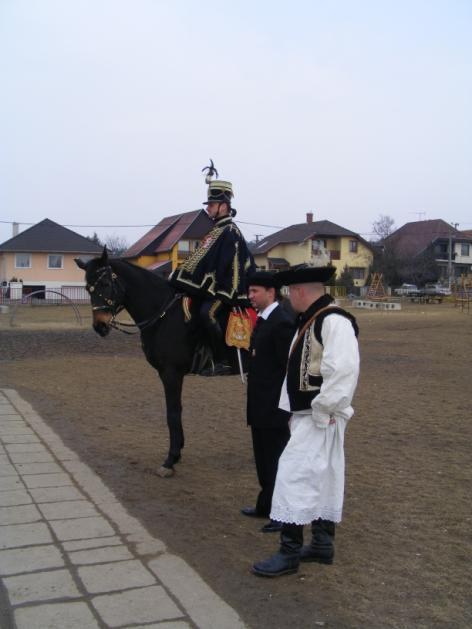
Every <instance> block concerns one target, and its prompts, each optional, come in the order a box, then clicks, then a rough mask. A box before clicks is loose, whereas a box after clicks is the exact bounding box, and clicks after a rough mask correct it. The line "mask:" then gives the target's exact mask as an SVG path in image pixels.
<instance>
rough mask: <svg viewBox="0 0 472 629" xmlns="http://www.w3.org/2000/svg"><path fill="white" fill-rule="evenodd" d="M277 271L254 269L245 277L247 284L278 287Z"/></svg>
mask: <svg viewBox="0 0 472 629" xmlns="http://www.w3.org/2000/svg"><path fill="white" fill-rule="evenodd" d="M278 275H279V274H278V273H271V272H270V271H255V272H254V273H251V275H250V276H249V277H248V278H247V284H248V286H264V288H280V283H279V281H278Z"/></svg>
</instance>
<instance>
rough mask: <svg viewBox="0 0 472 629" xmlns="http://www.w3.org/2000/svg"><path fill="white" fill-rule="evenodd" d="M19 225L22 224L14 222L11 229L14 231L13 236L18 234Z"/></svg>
mask: <svg viewBox="0 0 472 629" xmlns="http://www.w3.org/2000/svg"><path fill="white" fill-rule="evenodd" d="M19 226H20V225H19V223H12V224H11V231H12V235H13V238H14V237H15V236H18V232H19Z"/></svg>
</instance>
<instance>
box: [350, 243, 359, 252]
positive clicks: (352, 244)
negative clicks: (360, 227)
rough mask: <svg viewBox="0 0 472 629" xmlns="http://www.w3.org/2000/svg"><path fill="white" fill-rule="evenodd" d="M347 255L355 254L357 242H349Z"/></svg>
mask: <svg viewBox="0 0 472 629" xmlns="http://www.w3.org/2000/svg"><path fill="white" fill-rule="evenodd" d="M349 253H357V240H350V241H349Z"/></svg>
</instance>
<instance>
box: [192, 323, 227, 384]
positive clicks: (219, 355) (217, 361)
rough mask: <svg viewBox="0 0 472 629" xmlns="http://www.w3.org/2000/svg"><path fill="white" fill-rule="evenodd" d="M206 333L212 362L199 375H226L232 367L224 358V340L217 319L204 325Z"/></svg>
mask: <svg viewBox="0 0 472 629" xmlns="http://www.w3.org/2000/svg"><path fill="white" fill-rule="evenodd" d="M206 335H207V339H208V342H209V345H210V348H211V353H212V355H213V364H212V365H211V366H210V367H207V368H206V369H203V370H202V371H201V372H200V375H201V376H228V375H231V373H232V369H231V365H229V364H228V363H227V362H226V360H225V342H224V339H223V332H222V330H221V327H220V324H219V323H218V321H212V322H210V323H209V324H208V325H207V326H206Z"/></svg>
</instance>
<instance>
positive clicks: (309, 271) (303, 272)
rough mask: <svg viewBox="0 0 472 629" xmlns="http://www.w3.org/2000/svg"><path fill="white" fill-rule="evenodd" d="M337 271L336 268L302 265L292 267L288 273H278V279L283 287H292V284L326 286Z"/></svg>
mask: <svg viewBox="0 0 472 629" xmlns="http://www.w3.org/2000/svg"><path fill="white" fill-rule="evenodd" d="M335 273H336V269H335V267H334V266H308V265H307V264H303V265H302V264H300V265H298V266H295V267H291V268H290V269H288V270H287V271H280V272H279V273H277V279H278V281H279V282H280V285H281V286H290V284H310V283H312V282H320V283H321V284H324V283H325V282H327V281H328V280H329V279H330V278H331V277H332V276H333V275H334V274H335Z"/></svg>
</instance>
